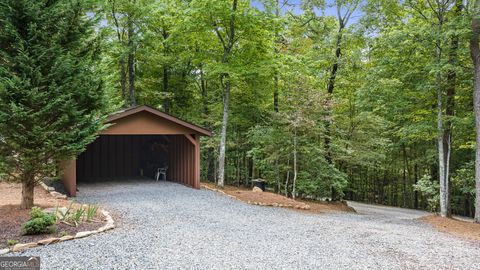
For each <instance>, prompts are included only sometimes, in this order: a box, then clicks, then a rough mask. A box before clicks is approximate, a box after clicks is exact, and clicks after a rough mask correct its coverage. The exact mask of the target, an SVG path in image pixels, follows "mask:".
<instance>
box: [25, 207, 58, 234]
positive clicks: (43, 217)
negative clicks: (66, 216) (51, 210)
mask: <svg viewBox="0 0 480 270" xmlns="http://www.w3.org/2000/svg"><path fill="white" fill-rule="evenodd" d="M54 224H55V216H54V215H51V214H47V213H44V212H43V211H42V209H40V208H38V207H33V208H32V210H31V211H30V220H28V221H27V222H25V223H24V224H23V225H22V233H23V234H42V233H53V232H55V230H56V227H55V226H54Z"/></svg>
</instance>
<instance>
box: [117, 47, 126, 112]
mask: <svg viewBox="0 0 480 270" xmlns="http://www.w3.org/2000/svg"><path fill="white" fill-rule="evenodd" d="M118 66H119V69H120V88H121V89H122V100H123V104H124V106H125V105H126V104H127V103H128V102H127V71H126V70H125V60H124V59H123V56H122V58H121V59H120V61H119V62H118Z"/></svg>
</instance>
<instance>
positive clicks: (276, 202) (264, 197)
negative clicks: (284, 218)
mask: <svg viewBox="0 0 480 270" xmlns="http://www.w3.org/2000/svg"><path fill="white" fill-rule="evenodd" d="M202 186H204V187H207V188H208V189H210V190H217V189H218V188H217V187H216V186H215V184H214V183H207V182H202ZM221 191H223V192H224V193H226V194H228V195H230V196H233V197H235V198H236V199H238V200H240V201H243V202H247V203H250V204H259V205H264V206H276V207H278V206H280V207H285V208H291V209H294V210H296V211H302V212H305V213H312V214H323V213H335V212H351V213H352V212H355V209H353V208H352V207H350V206H348V205H347V203H346V202H323V201H313V200H302V199H296V200H294V199H291V198H288V197H286V196H283V195H280V194H276V193H272V192H268V191H265V192H254V191H252V190H251V189H249V188H245V187H237V186H225V187H224V188H223V189H222V190H221ZM305 206H308V209H306V208H307V207H305Z"/></svg>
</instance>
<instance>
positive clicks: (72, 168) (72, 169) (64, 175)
mask: <svg viewBox="0 0 480 270" xmlns="http://www.w3.org/2000/svg"><path fill="white" fill-rule="evenodd" d="M60 168H61V170H60V174H61V179H62V182H63V186H64V187H65V190H66V191H67V193H68V195H69V196H71V197H75V196H76V195H77V161H76V160H75V159H71V160H66V161H62V162H60Z"/></svg>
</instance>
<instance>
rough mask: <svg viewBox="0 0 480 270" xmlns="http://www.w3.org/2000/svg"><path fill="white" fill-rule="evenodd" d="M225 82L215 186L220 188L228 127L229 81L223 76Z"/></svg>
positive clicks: (223, 171)
mask: <svg viewBox="0 0 480 270" xmlns="http://www.w3.org/2000/svg"><path fill="white" fill-rule="evenodd" d="M225 77H226V78H227V81H225V82H223V84H224V93H223V117H222V130H221V132H220V152H219V155H218V182H217V185H218V186H219V187H221V188H223V187H224V185H225V150H226V149H225V148H226V143H227V125H228V109H229V108H228V106H229V102H230V81H228V76H225Z"/></svg>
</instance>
